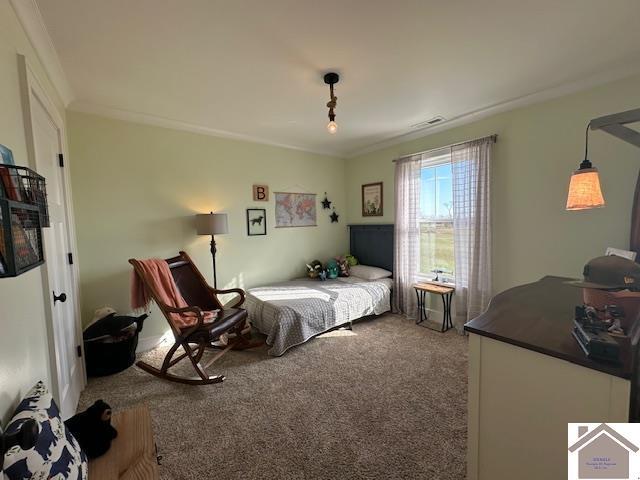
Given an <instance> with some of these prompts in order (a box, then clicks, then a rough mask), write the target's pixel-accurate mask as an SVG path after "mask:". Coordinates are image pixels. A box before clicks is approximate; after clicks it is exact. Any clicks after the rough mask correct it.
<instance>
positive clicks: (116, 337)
mask: <svg viewBox="0 0 640 480" xmlns="http://www.w3.org/2000/svg"><path fill="white" fill-rule="evenodd" d="M145 318H147V315H141V316H139V317H129V316H117V315H116V314H115V313H114V314H111V315H109V316H107V317H104V318H102V319H100V320H98V321H97V322H95V323H94V324H93V325H91V326H89V327H88V328H87V329H85V331H84V333H83V339H84V354H85V361H86V366H87V376H89V377H102V376H105V375H112V374H114V373H118V372H121V371H123V370H126V369H127V368H129V367H130V366H131V365H133V363H134V362H135V361H136V348H137V347H138V335H139V334H140V332H141V331H142V325H143V323H144V320H145Z"/></svg>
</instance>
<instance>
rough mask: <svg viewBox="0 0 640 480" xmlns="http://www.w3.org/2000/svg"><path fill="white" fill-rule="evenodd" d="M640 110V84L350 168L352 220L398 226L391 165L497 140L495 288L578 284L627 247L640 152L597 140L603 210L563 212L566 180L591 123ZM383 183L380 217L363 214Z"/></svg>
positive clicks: (375, 156)
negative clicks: (364, 196)
mask: <svg viewBox="0 0 640 480" xmlns="http://www.w3.org/2000/svg"><path fill="white" fill-rule="evenodd" d="M638 107H640V77H633V78H629V79H626V80H622V81H618V82H615V83H611V84H608V85H604V86H601V87H598V88H594V89H591V90H588V91H584V92H581V93H577V94H574V95H570V96H565V97H562V98H558V99H555V100H552V101H548V102H545V103H540V104H536V105H533V106H529V107H525V108H520V109H517V110H512V111H510V112H506V113H502V114H497V115H494V116H492V117H488V118H486V119H483V120H480V121H477V122H475V123H471V124H468V125H464V126H461V127H458V128H453V129H450V130H446V131H444V132H441V133H436V134H433V135H430V136H426V137H423V138H420V139H417V140H412V141H408V142H404V143H400V144H397V145H394V146H392V147H389V148H385V149H383V150H379V151H375V152H372V153H369V154H365V155H361V156H359V157H355V158H351V159H348V160H347V180H348V191H347V199H348V205H349V206H348V222H349V223H365V222H381V221H382V222H393V219H394V202H393V199H394V189H393V177H394V164H393V163H392V162H391V161H392V159H394V158H397V157H399V156H402V155H406V154H410V153H413V152H418V151H423V150H427V149H430V148H435V147H439V146H443V145H448V144H451V143H454V142H460V141H464V140H467V139H472V138H476V137H480V136H484V135H489V134H493V133H497V134H498V136H499V137H498V143H496V144H495V150H494V152H495V153H494V157H493V164H492V169H493V170H492V183H491V186H492V215H493V222H492V224H493V264H494V268H493V271H494V289H495V291H496V292H497V291H501V290H504V289H505V288H508V287H510V286H513V285H517V284H522V283H526V282H529V281H534V280H537V279H538V278H540V277H541V276H543V275H546V274H557V275H566V276H579V275H580V274H581V272H582V266H583V265H584V263H585V262H586V261H587V260H588V259H590V258H592V257H595V256H598V255H602V254H603V253H604V250H605V248H606V247H608V246H613V247H620V248H626V247H628V237H629V225H630V214H631V204H632V198H633V190H634V187H635V182H636V177H637V174H638V168H639V167H640V149H638V148H637V147H634V146H632V145H630V144H627V143H624V142H622V141H620V140H618V139H616V138H614V137H612V136H610V135H608V134H606V133H603V132H592V133H591V142H590V149H591V159H592V161H593V162H594V165H595V166H596V167H598V168H599V169H600V172H601V179H602V188H603V191H604V195H605V199H606V201H607V206H606V207H605V208H603V209H599V210H589V211H582V212H567V211H565V209H564V205H565V202H566V194H567V186H568V182H569V175H570V173H571V171H572V170H575V169H576V168H577V167H578V164H579V163H580V161H581V160H582V158H583V155H584V154H583V151H584V129H585V126H586V124H587V123H588V121H589V120H590V119H591V118H594V117H597V116H601V115H605V114H609V113H616V112H619V111H623V110H628V109H631V108H638ZM376 181H383V182H384V192H385V193H384V217H378V218H372V217H369V218H363V217H362V216H361V201H360V187H361V185H362V184H364V183H371V182H376Z"/></svg>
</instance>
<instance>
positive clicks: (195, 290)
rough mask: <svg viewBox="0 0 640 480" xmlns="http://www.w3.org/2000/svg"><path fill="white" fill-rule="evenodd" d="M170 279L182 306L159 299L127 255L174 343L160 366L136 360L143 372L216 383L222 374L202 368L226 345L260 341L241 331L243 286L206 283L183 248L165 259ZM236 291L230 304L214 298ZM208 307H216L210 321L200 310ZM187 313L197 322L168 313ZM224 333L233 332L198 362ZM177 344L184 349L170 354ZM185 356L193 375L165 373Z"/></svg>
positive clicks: (188, 381)
mask: <svg viewBox="0 0 640 480" xmlns="http://www.w3.org/2000/svg"><path fill="white" fill-rule="evenodd" d="M166 262H167V263H168V264H169V269H170V271H171V275H172V276H173V280H174V281H175V284H176V286H177V287H178V290H179V291H180V293H181V294H182V296H183V298H184V299H185V301H186V302H187V304H188V305H189V306H188V307H184V308H174V307H171V306H169V305H166V304H165V303H164V302H162V301H160V297H159V296H158V294H157V291H156V290H155V288H154V287H153V282H152V281H151V279H150V278H148V277H147V275H146V274H145V271H144V270H143V268H142V266H141V262H140V261H138V260H135V259H130V260H129V263H130V264H131V265H133V268H134V269H135V271H136V273H137V275H138V276H139V277H140V279H141V280H142V282H143V283H144V286H145V288H146V289H147V291H148V293H149V296H150V298H151V299H153V300H154V301H155V302H156V304H157V305H158V307H159V308H160V310H161V311H162V313H163V314H164V316H165V318H166V319H167V321H168V322H169V325H170V326H171V330H172V331H173V336H174V338H175V343H174V344H173V346H172V347H171V348H170V349H169V351H168V352H167V354H166V356H165V358H164V361H163V362H162V367H161V368H159V369H158V368H156V367H154V366H152V365H149V364H148V363H145V362H143V361H139V362H137V363H136V365H137V366H138V367H140V368H141V369H142V370H144V371H145V372H148V373H150V374H152V375H155V376H156V377H160V378H163V379H165V380H169V381H172V382H178V383H186V384H188V385H209V384H212V383H220V382H222V381H223V380H224V378H225V377H224V375H208V374H207V373H206V369H207V368H208V367H209V366H211V365H212V364H213V363H214V362H216V361H217V360H219V359H220V358H221V357H222V356H223V355H225V354H226V353H227V352H228V351H229V350H230V349H235V350H242V349H245V348H253V347H256V346H259V345H261V344H262V342H260V343H251V342H250V341H249V340H248V339H247V338H246V337H245V336H243V335H242V330H243V329H244V327H245V325H246V320H247V312H246V310H244V309H242V308H238V307H240V306H241V305H242V304H243V303H244V300H245V293H244V290H242V289H240V288H232V289H229V290H217V289H215V288H212V287H210V286H209V285H208V284H207V281H206V280H205V278H204V277H203V276H202V274H201V273H200V271H199V270H198V268H197V267H196V266H195V265H194V263H193V261H192V260H191V258H190V257H189V255H187V254H186V253H185V252H180V254H179V255H178V256H177V257H173V258H169V259H167V260H166ZM227 293H236V294H238V298H237V299H236V301H235V303H234V304H233V305H231V306H230V307H223V305H222V304H221V303H220V301H219V300H218V298H217V295H218V294H227ZM208 310H218V314H217V316H216V318H215V319H214V320H213V321H206V322H205V317H204V314H203V312H206V311H208ZM185 313H190V314H191V315H194V317H195V318H197V322H196V323H194V324H193V325H189V326H186V327H184V326H180V325H178V324H177V323H176V322H175V321H174V319H173V315H172V314H185ZM225 333H233V334H235V338H232V339H231V340H230V342H229V344H228V345H227V346H226V347H224V348H223V349H222V350H219V351H218V352H217V353H216V354H215V355H214V356H213V357H212V358H211V359H210V360H209V362H207V363H206V364H205V365H204V366H202V365H201V364H200V360H201V359H202V356H203V355H204V353H205V350H206V349H208V348H218V347H216V346H215V345H214V344H213V343H214V342H216V341H218V340H219V339H220V336H221V335H223V334H225ZM179 347H182V348H183V350H184V353H182V354H180V355H178V356H177V357H176V358H173V356H174V355H175V354H176V351H177V350H178V348H179ZM185 358H188V359H189V361H190V362H191V363H192V365H193V368H194V369H195V370H196V373H197V374H198V376H197V377H182V376H178V375H174V374H171V373H169V369H170V368H171V367H173V366H174V365H176V364H177V363H178V362H180V361H182V360H184V359H185Z"/></svg>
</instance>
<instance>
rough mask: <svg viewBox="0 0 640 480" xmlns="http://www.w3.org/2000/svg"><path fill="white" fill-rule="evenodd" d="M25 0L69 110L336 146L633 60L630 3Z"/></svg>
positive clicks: (638, 65)
mask: <svg viewBox="0 0 640 480" xmlns="http://www.w3.org/2000/svg"><path fill="white" fill-rule="evenodd" d="M37 4H38V6H39V8H40V11H41V14H42V16H43V19H44V22H45V25H46V27H47V29H48V31H49V34H50V35H51V38H52V39H53V44H54V46H55V49H56V51H57V53H58V56H59V57H60V60H61V63H62V66H63V69H64V71H65V73H66V75H67V77H68V79H69V81H70V84H71V87H72V90H73V94H74V102H73V103H72V104H71V108H72V109H74V108H75V109H84V110H92V109H93V110H102V111H105V112H106V111H108V109H114V110H113V111H117V110H120V111H127V112H133V113H136V114H144V115H145V116H148V117H147V119H152V118H155V119H156V120H160V119H165V120H171V121H176V122H182V123H184V124H189V125H191V126H197V127H198V128H200V129H201V130H202V131H211V132H213V131H218V132H220V133H222V134H224V133H225V132H226V133H229V134H231V135H235V136H240V137H241V138H253V139H256V140H259V141H265V142H269V143H276V144H283V145H289V146H294V147H297V148H302V149H305V150H310V151H320V152H330V153H335V154H340V155H348V154H351V153H353V152H355V151H358V150H361V149H363V148H365V147H367V146H370V145H372V144H376V143H378V142H381V141H384V140H386V139H389V138H391V137H396V136H398V135H402V134H405V133H407V132H410V131H411V125H414V124H416V123H419V122H422V121H424V120H427V119H429V118H431V117H433V116H435V115H442V116H444V117H445V118H447V119H456V118H458V117H461V116H464V115H467V114H469V113H471V112H477V111H480V110H483V109H487V108H489V107H492V106H495V105H499V104H502V103H504V102H509V101H512V100H515V99H518V98H521V97H524V96H528V95H531V94H534V93H538V92H542V91H545V90H548V89H551V88H554V87H558V86H561V85H565V84H569V83H572V82H577V81H582V80H584V79H585V78H591V77H594V76H597V75H600V77H601V78H605V77H606V74H607V72H615V71H623V70H624V71H630V70H634V69H638V70H640V28H639V27H638V25H639V23H640V1H638V0H608V1H602V0H561V1H558V0H536V1H525V0H515V1H514V0H468V1H463V0H449V1H444V0H440V1H438V0H422V1H419V0H397V1H389V0H384V1H382V0H342V1H337V0H325V1H319V0H269V1H266V0H235V1H231V0H182V1H181V0H135V1H131V0H108V1H105V0H37ZM329 70H336V71H338V72H339V73H340V74H341V80H340V83H339V84H338V85H337V86H336V94H337V96H338V107H337V111H336V113H337V122H338V125H339V131H338V133H337V134H336V135H333V136H332V135H329V134H328V133H327V131H326V129H325V125H326V122H327V109H326V107H325V104H326V102H327V100H328V89H327V87H326V85H324V83H323V81H322V74H323V73H324V72H326V71H329ZM634 71H635V70H634ZM603 74H605V77H603V76H602V75H603ZM594 78H595V77H594Z"/></svg>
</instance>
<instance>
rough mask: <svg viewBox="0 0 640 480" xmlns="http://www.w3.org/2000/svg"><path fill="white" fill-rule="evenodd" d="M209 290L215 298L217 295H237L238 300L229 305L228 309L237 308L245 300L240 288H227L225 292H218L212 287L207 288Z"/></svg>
mask: <svg viewBox="0 0 640 480" xmlns="http://www.w3.org/2000/svg"><path fill="white" fill-rule="evenodd" d="M209 288H210V289H211V293H213V294H214V295H215V296H216V297H217V296H218V294H223V295H224V294H226V293H237V294H238V296H239V297H240V298H238V299H237V300H236V302H235V303H234V304H233V305H230V308H236V307H239V306H240V305H242V304H243V303H244V300H245V298H246V295H245V292H244V290H242V289H241V288H228V289H226V290H218V289H216V288H212V287H209Z"/></svg>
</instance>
